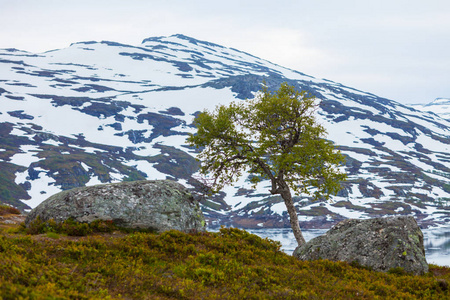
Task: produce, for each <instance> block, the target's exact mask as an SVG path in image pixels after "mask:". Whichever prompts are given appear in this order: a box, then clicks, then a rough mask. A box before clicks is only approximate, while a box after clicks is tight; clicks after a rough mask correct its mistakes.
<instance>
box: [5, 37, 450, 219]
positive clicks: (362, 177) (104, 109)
mask: <svg viewBox="0 0 450 300" xmlns="http://www.w3.org/2000/svg"><path fill="white" fill-rule="evenodd" d="M263 80H265V81H266V83H267V84H268V86H269V88H270V89H276V88H278V86H279V84H280V83H282V82H285V81H287V82H288V83H289V84H292V85H295V86H296V87H297V88H298V89H304V90H308V91H309V92H310V93H312V94H314V95H315V96H317V97H318V98H319V99H321V104H320V110H319V111H318V118H319V119H320V121H321V122H322V124H323V125H324V126H325V127H326V128H327V130H328V132H329V136H328V138H329V139H330V140H332V141H334V142H335V143H336V145H338V146H339V148H340V150H341V151H342V152H343V153H344V154H345V155H346V156H347V162H346V166H345V169H346V171H347V172H348V174H349V178H348V181H347V182H345V183H343V190H342V191H341V192H340V193H339V195H338V196H336V197H334V198H333V201H332V202H329V203H328V202H314V203H313V202H311V201H310V200H309V199H308V198H306V197H301V196H300V197H297V198H296V205H297V207H298V209H299V215H300V217H299V218H300V221H301V226H302V227H303V228H307V227H328V226H331V224H332V223H334V222H337V221H339V220H342V219H343V218H348V217H358V218H367V217H374V216H380V215H386V214H412V215H415V216H416V218H417V219H418V220H419V222H420V223H421V224H422V225H423V226H427V225H430V224H439V223H443V222H447V221H448V220H450V217H449V213H450V208H449V206H448V203H447V201H448V200H449V199H450V184H449V181H450V154H449V153H450V151H449V150H450V138H449V133H450V131H449V129H450V122H449V121H447V120H445V119H443V118H440V117H439V116H437V115H436V114H433V113H428V112H422V111H418V110H416V109H414V108H411V107H408V106H404V105H402V104H399V103H397V102H395V101H391V100H388V99H384V98H380V97H377V96H376V95H373V94H370V93H366V92H363V91H360V90H357V89H354V88H350V87H346V86H344V85H342V84H339V83H336V82H333V81H330V80H326V79H318V78H314V77H312V76H308V75H305V74H303V73H301V72H298V71H294V70H291V69H288V68H284V67H281V66H278V65H275V64H272V63H270V62H268V61H266V60H263V59H260V58H257V57H254V56H252V55H250V54H247V53H244V52H241V51H238V50H236V49H231V48H226V47H222V46H219V45H216V44H212V43H208V42H203V41H199V40H196V39H193V38H190V37H186V36H183V35H174V36H170V37H155V38H148V39H145V40H144V41H143V42H142V44H141V45H138V46H132V45H124V44H119V43H115V42H107V41H102V42H81V43H74V44H72V45H70V47H68V48H65V49H60V50H53V51H49V52H45V53H40V54H34V53H30V52H26V51H21V50H17V49H2V50H0V103H1V106H0V201H1V202H5V203H10V204H12V205H15V206H18V207H20V208H22V209H26V208H30V207H31V208H32V207H35V206H36V205H38V204H39V203H40V202H42V201H43V200H45V199H46V198H47V197H48V196H50V195H52V194H54V193H56V192H58V191H60V190H64V189H69V188H73V187H78V186H83V185H93V184H97V183H106V182H115V181H122V180H139V179H164V178H170V179H173V180H177V181H179V182H181V183H183V184H185V185H187V186H190V187H191V186H193V187H197V186H198V184H199V183H198V181H197V180H196V178H197V177H196V176H195V175H194V176H193V174H195V172H196V171H197V170H198V163H197V162H196V160H195V159H194V157H195V152H194V149H190V148H189V147H187V146H186V145H185V138H186V136H187V134H188V133H189V132H194V131H195V129H194V127H193V125H192V121H193V118H194V116H195V115H196V114H197V113H198V112H199V111H202V110H204V109H213V108H214V107H215V105H217V104H218V103H221V104H226V103H229V102H230V101H234V100H236V99H241V100H242V101H244V100H245V99H246V98H252V97H253V96H254V94H255V92H256V91H258V90H259V89H260V87H261V83H262V81H263ZM267 186H268V184H264V183H262V184H260V186H259V187H258V189H257V190H253V189H252V188H251V184H250V183H249V182H248V180H247V178H246V177H243V178H242V180H240V181H239V182H238V183H237V184H236V185H235V186H231V187H228V188H226V189H225V190H224V191H223V192H222V193H221V194H219V195H216V196H215V197H213V198H208V199H204V200H203V201H202V207H203V210H204V212H205V215H206V216H207V217H208V219H209V221H210V222H211V223H212V224H232V225H235V226H244V227H258V226H265V227H289V222H288V216H287V212H286V210H285V207H284V203H283V202H282V200H281V198H279V197H274V196H271V195H270V194H269V192H268V188H267Z"/></svg>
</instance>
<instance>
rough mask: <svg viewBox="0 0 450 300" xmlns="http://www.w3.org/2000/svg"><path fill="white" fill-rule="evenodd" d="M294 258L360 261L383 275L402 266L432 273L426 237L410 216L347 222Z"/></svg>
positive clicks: (420, 272) (418, 272)
mask: <svg viewBox="0 0 450 300" xmlns="http://www.w3.org/2000/svg"><path fill="white" fill-rule="evenodd" d="M293 256H295V257H297V258H298V259H300V260H316V259H328V260H333V261H346V262H349V263H353V262H356V263H358V264H359V265H362V266H367V267H370V268H372V269H373V270H376V271H383V272H386V271H389V270H390V269H392V268H398V267H401V268H403V269H404V270H405V271H406V272H409V273H413V274H416V275H420V274H424V273H427V272H428V264H427V261H426V259H425V249H424V246H423V234H422V231H421V230H420V228H419V226H418V225H417V222H416V220H415V219H414V218H413V217H410V216H401V217H387V218H376V219H369V220H355V219H348V220H344V221H342V222H340V223H338V224H336V225H335V226H334V227H333V228H331V229H330V230H329V231H328V232H327V233H326V234H324V235H322V236H319V237H316V238H314V239H312V240H310V241H309V242H308V243H306V244H304V245H302V246H299V247H297V248H296V249H295V251H294V253H293Z"/></svg>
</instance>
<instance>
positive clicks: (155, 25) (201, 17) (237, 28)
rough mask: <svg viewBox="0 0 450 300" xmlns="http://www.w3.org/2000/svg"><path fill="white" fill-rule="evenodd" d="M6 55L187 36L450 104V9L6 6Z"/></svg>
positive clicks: (420, 2)
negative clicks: (14, 51)
mask: <svg viewBox="0 0 450 300" xmlns="http://www.w3.org/2000/svg"><path fill="white" fill-rule="evenodd" d="M0 28H1V30H0V48H18V49H21V50H27V51H31V52H37V53H39V52H44V51H47V50H52V49H59V48H65V47H68V46H69V45H70V44H71V43H73V42H79V41H89V40H95V41H101V40H109V41H116V42H120V43H127V44H132V45H139V44H140V43H141V41H142V40H143V39H144V38H147V37H152V36H165V35H172V34H177V33H181V34H185V35H188V36H191V37H194V38H196V39H200V40H206V41H209V42H213V43H217V44H220V45H223V46H226V47H233V48H236V49H239V50H242V51H245V52H248V53H250V54H253V55H255V56H258V57H260V58H263V59H266V60H269V61H271V62H273V63H276V64H279V65H282V66H284V67H288V68H291V69H295V70H298V71H301V72H303V73H306V74H308V75H312V76H314V77H318V78H327V79H330V80H333V81H336V82H340V83H342V84H344V85H347V86H351V87H354V88H357V89H360V90H363V91H366V92H371V93H374V94H376V95H378V96H382V97H386V98H389V99H393V100H396V101H398V102H401V103H427V102H431V101H432V100H434V99H435V98H437V97H446V98H450V1H449V0H442V1H440V0H427V1H424V0H408V1H403V0H354V1H351V0H323V1H321V0H316V1H313V0H306V1H304V0H298V1H294V0H291V1H286V0H276V1H275V0H270V1H266V0H257V1H254V0H236V1H235V0H227V1H212V0H209V1H208V0H204V1H199V0H197V1H196V0H189V1H186V0H180V1H175V0H174V1H171V0H165V1H163V0H161V1H153V0H123V1H116V0H89V1H85V0H0Z"/></svg>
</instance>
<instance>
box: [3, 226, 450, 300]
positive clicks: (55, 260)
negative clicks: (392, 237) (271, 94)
mask: <svg viewBox="0 0 450 300" xmlns="http://www.w3.org/2000/svg"><path fill="white" fill-rule="evenodd" d="M1 230H2V229H1V228H0V298H2V299H354V298H358V297H361V298H363V299H448V298H449V296H450V293H449V290H448V281H449V280H450V269H449V268H447V267H438V266H433V265H431V266H430V270H431V271H430V273H429V274H426V275H424V276H412V275H408V274H399V272H396V271H395V270H394V271H393V272H391V273H393V274H389V273H381V272H374V271H372V270H368V269H365V268H362V267H358V266H351V265H349V264H347V263H344V262H331V261H327V260H318V261H311V262H310V261H306V262H303V261H299V260H297V259H296V258H294V257H292V256H289V255H287V254H285V253H283V252H281V251H280V250H279V249H280V244H279V243H278V242H274V241H271V240H268V239H262V238H259V237H258V236H256V235H252V234H250V233H248V232H246V231H243V230H239V229H235V228H228V229H227V228H222V229H221V230H220V231H219V232H216V233H211V232H204V233H195V234H187V233H183V232H179V231H166V232H164V233H161V234H153V233H140V232H135V233H132V234H127V235H123V234H122V235H115V234H114V235H111V234H110V235H104V234H103V235H88V236H87V237H68V236H65V235H60V236H59V238H58V236H57V235H54V234H50V236H49V235H48V233H47V234H46V235H38V236H34V235H33V236H30V235H24V234H15V235H12V234H6V233H4V232H2V231H1Z"/></svg>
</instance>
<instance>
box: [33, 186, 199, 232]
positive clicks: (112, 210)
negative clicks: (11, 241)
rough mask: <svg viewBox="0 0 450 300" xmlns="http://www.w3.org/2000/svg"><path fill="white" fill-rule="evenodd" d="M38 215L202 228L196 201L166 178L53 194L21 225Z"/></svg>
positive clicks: (161, 227)
mask: <svg viewBox="0 0 450 300" xmlns="http://www.w3.org/2000/svg"><path fill="white" fill-rule="evenodd" d="M37 217H40V219H41V220H43V221H46V220H49V219H54V220H55V221H57V222H61V221H64V220H66V219H69V218H73V219H74V220H75V221H77V222H86V223H90V222H93V221H95V220H112V221H113V222H114V223H115V224H116V225H118V226H121V227H126V228H137V229H152V230H155V231H158V232H161V231H165V230H170V229H177V230H180V231H184V232H189V231H202V230H204V226H205V221H204V218H203V214H202V212H201V210H200V206H199V204H198V202H197V201H195V200H194V198H193V197H192V196H191V194H190V193H188V192H187V190H186V188H185V187H184V186H182V185H181V184H179V183H177V182H174V181H170V180H151V181H133V182H122V183H114V184H103V185H97V186H90V187H81V188H75V189H72V190H68V191H63V192H60V193H58V194H55V195H53V196H51V197H50V198H48V199H47V200H45V201H44V202H42V203H41V204H40V205H39V206H37V207H36V208H35V209H33V210H32V211H31V212H30V214H29V215H28V217H27V219H26V221H25V224H26V225H28V224H30V222H32V221H33V220H35V219H36V218H37Z"/></svg>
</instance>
